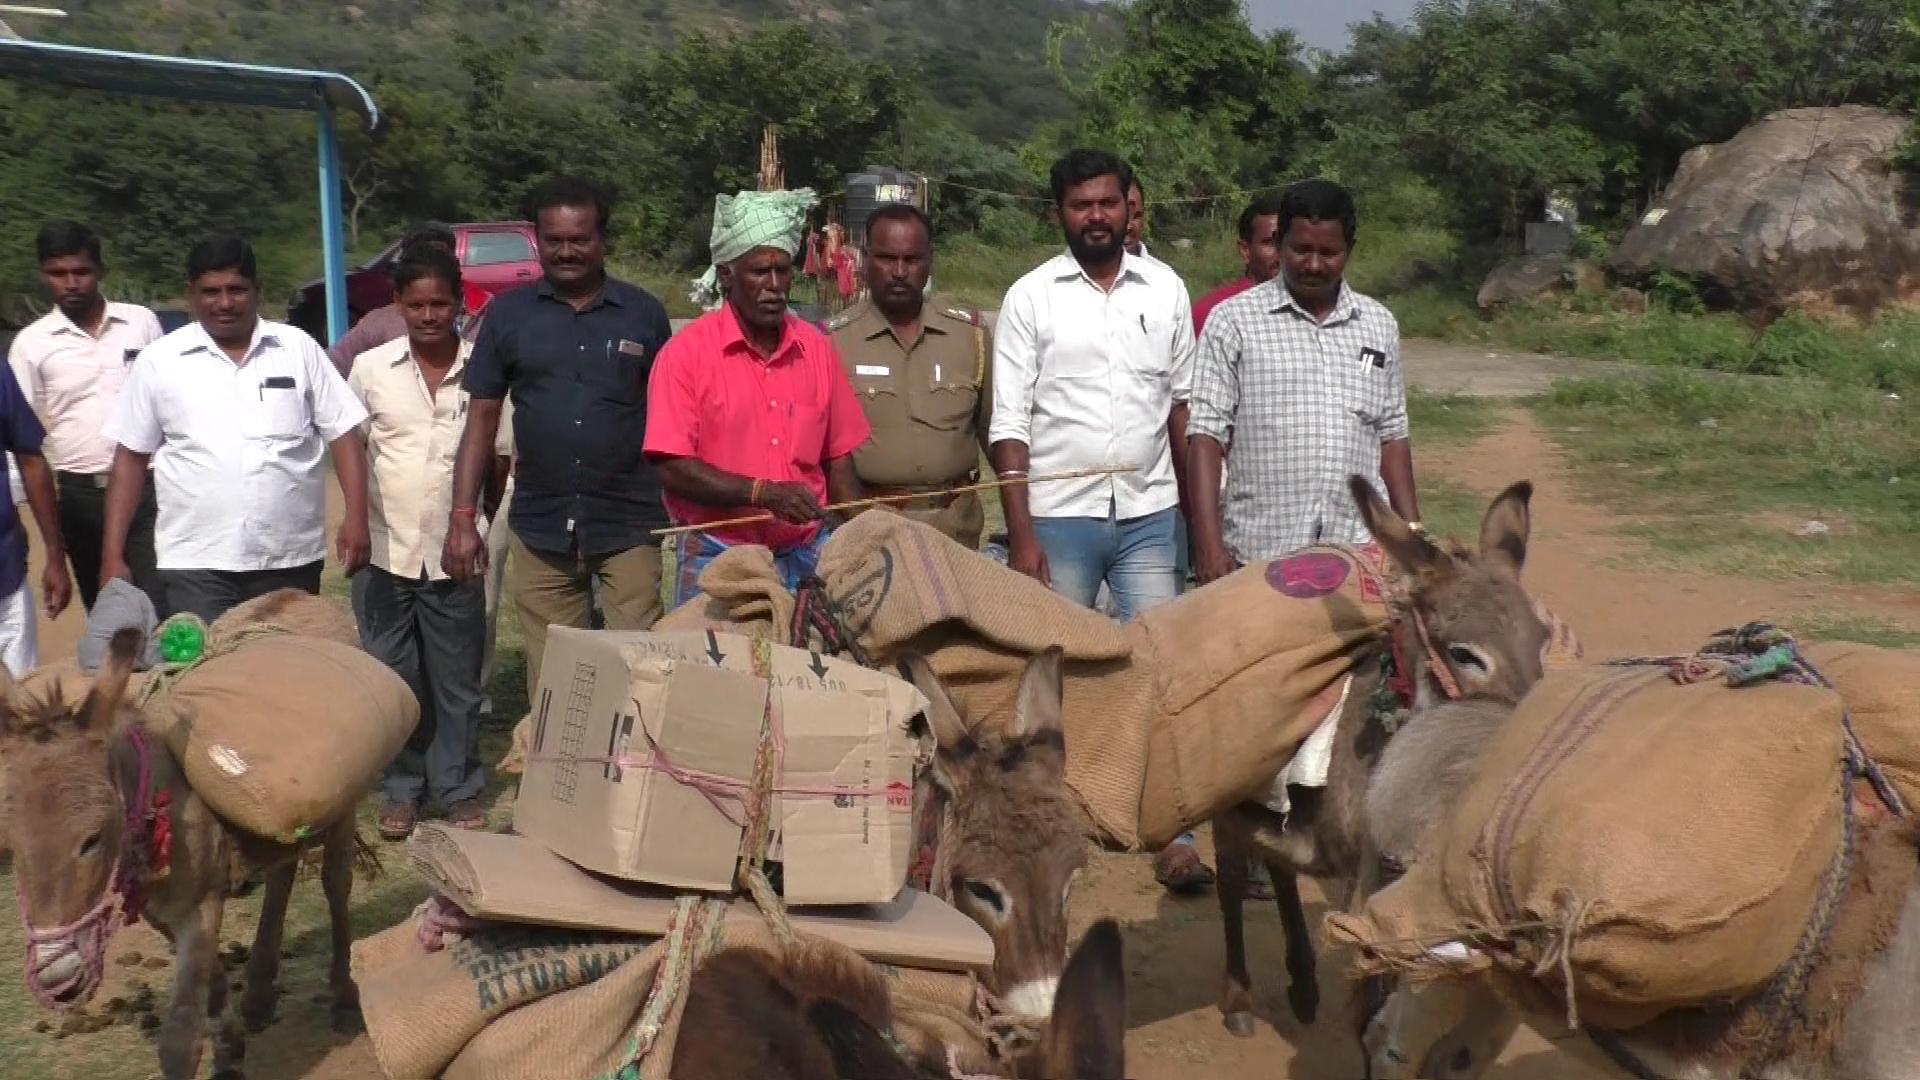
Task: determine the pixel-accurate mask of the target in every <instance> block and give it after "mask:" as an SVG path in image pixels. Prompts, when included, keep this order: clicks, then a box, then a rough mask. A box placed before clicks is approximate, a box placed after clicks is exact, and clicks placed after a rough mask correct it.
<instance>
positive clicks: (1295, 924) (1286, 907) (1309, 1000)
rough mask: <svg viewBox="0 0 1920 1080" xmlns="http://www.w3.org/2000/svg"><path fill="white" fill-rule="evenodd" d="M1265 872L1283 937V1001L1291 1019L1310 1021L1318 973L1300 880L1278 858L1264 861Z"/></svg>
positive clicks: (1317, 997)
mask: <svg viewBox="0 0 1920 1080" xmlns="http://www.w3.org/2000/svg"><path fill="white" fill-rule="evenodd" d="M1267 872H1268V873H1269V874H1271V875H1272V876H1273V898H1274V901H1275V902H1276V903H1278V904H1279V905H1280V929H1281V932H1282V933H1284V934H1285V935H1286V938H1287V1004H1288V1005H1290V1006H1292V1007H1293V1017H1294V1019H1296V1020H1298V1021H1300V1022H1301V1023H1303V1024H1311V1023H1313V1018H1314V1017H1315V1016H1316V1015H1318V1013H1319V1012H1320V973H1319V969H1318V966H1317V965H1316V964H1315V963H1314V957H1313V929H1312V928H1311V927H1309V926H1308V925H1307V911H1306V908H1305V907H1303V906H1301V903H1300V880H1299V877H1298V876H1297V875H1296V874H1295V873H1294V872H1293V867H1291V866H1288V865H1287V864H1285V863H1283V862H1280V861H1279V860H1273V861H1270V862H1268V863H1267Z"/></svg>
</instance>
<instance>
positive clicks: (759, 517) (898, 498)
mask: <svg viewBox="0 0 1920 1080" xmlns="http://www.w3.org/2000/svg"><path fill="white" fill-rule="evenodd" d="M1138 471H1140V470H1139V468H1138V467H1137V466H1133V465H1102V466H1100V467H1098V468H1093V469H1073V470H1071V471H1069V472H1057V473H1044V474H1042V475H1040V476H1016V477H1014V478H1013V479H1011V480H1000V479H993V480H983V481H981V482H980V483H978V484H967V485H965V486H964V487H954V488H943V489H941V490H939V491H921V492H916V493H914V494H912V495H876V496H874V497H873V498H871V499H855V500H854V501H852V502H843V503H834V504H832V505H831V506H823V507H821V508H820V512H821V513H831V512H833V511H835V510H859V509H863V508H865V507H869V506H884V505H886V504H888V503H903V502H912V501H913V500H915V499H932V498H938V497H940V496H942V495H964V494H966V493H967V492H969V491H991V490H993V489H995V488H1003V487H1012V486H1013V485H1015V484H1044V483H1047V482H1048V481H1052V480H1079V479H1082V478H1084V477H1089V476H1114V475H1117V474H1119V473H1130V472H1138ZM773 519H774V516H773V515H772V514H754V515H752V516H751V517H737V518H727V519H725V520H724V521H709V522H707V523H706V524H705V525H681V526H678V527H675V528H672V529H655V530H653V535H655V536H680V535H682V534H684V533H697V532H708V531H710V530H713V529H725V528H729V527H731V526H734V525H757V524H759V523H761V522H763V521H772V520H773Z"/></svg>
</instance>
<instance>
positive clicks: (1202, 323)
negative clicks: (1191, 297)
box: [1193, 191, 1283, 336]
mask: <svg viewBox="0 0 1920 1080" xmlns="http://www.w3.org/2000/svg"><path fill="white" fill-rule="evenodd" d="M1282 194H1283V193H1282V192H1278V191H1269V192H1267V193H1266V194H1265V195H1262V196H1260V197H1259V198H1257V199H1255V200H1254V201H1253V202H1252V203H1250V204H1249V205H1248V206H1247V208H1246V209H1245V210H1242V211H1240V262H1241V265H1243V266H1245V267H1246V273H1245V274H1244V275H1243V276H1241V277H1239V278H1236V279H1234V280H1233V281H1229V282H1227V283H1226V284H1225V285H1222V286H1220V287H1219V288H1217V289H1215V290H1213V291H1212V292H1210V293H1208V294H1207V295H1205V296H1203V297H1201V298H1200V299H1198V300H1195V301H1194V302H1193V332H1194V334H1195V335H1196V336H1198V335H1199V334H1201V333H1202V332H1204V331H1205V330H1206V326H1207V315H1208V314H1209V313H1211V312H1212V311H1213V309H1214V308H1216V307H1219V306H1220V305H1221V304H1222V303H1224V302H1225V301H1228V300H1231V299H1233V298H1234V297H1236V296H1239V295H1240V294H1241V293H1243V292H1246V291H1247V290H1248V289H1251V288H1253V287H1254V286H1255V285H1264V284H1266V283H1267V282H1269V281H1272V280H1273V279H1274V278H1277V277H1279V276H1280V196H1281V195H1282Z"/></svg>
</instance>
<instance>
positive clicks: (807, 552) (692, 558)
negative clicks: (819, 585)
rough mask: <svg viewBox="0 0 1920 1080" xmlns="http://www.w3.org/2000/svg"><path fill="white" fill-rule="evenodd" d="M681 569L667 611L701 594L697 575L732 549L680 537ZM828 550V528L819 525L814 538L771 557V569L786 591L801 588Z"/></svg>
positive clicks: (702, 537) (695, 536) (700, 536)
mask: <svg viewBox="0 0 1920 1080" xmlns="http://www.w3.org/2000/svg"><path fill="white" fill-rule="evenodd" d="M678 545H679V550H678V554H679V560H680V565H679V566H678V567H677V568H676V569H675V571H674V575H673V603H671V604H669V605H668V606H667V607H668V610H672V609H674V608H677V607H679V606H680V605H681V604H684V603H686V602H687V601H689V600H691V599H693V598H694V597H695V596H698V595H699V594H700V571H702V570H705V569H706V568H707V564H708V563H710V562H712V561H713V560H714V559H715V558H717V557H718V556H719V555H720V553H721V552H723V551H725V550H727V548H728V547H730V546H731V545H729V544H724V543H722V542H720V541H718V540H715V539H714V538H713V537H711V536H709V535H707V534H706V533H682V534H681V535H680V538H679V541H678ZM826 546H827V528H826V526H824V525H822V526H821V527H820V528H819V530H818V531H816V532H815V533H814V534H813V539H811V540H809V541H807V542H806V543H804V544H801V545H800V546H799V547H792V548H788V549H787V550H785V551H776V552H774V553H773V568H774V569H775V570H777V571H779V573H780V584H782V585H785V586H786V587H787V588H788V589H789V590H793V589H797V588H799V587H800V582H802V581H804V580H805V579H807V578H808V577H811V576H812V575H813V571H814V568H815V567H816V566H818V565H819V564H820V552H821V550H822V549H823V548H825V547H826Z"/></svg>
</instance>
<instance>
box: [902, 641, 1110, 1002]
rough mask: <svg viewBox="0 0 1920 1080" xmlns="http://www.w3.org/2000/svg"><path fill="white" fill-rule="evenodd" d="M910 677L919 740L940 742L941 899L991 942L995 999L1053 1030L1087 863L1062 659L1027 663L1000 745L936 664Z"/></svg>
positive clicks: (915, 665) (1044, 656)
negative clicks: (962, 709) (1076, 891)
mask: <svg viewBox="0 0 1920 1080" xmlns="http://www.w3.org/2000/svg"><path fill="white" fill-rule="evenodd" d="M900 670H901V673H902V674H903V675H905V676H906V678H907V679H908V680H909V681H911V682H912V683H913V684H914V685H915V686H916V687H918V688H919V689H920V692H921V693H923V694H925V695H926V697H927V701H928V706H927V711H926V713H925V714H924V715H923V716H922V717H921V718H920V719H919V720H917V721H916V722H915V724H916V727H915V732H914V733H915V734H916V735H917V736H920V737H923V738H925V737H931V738H933V739H934V740H935V741H936V742H937V745H938V747H939V749H938V750H937V751H936V752H935V754H934V759H933V767H932V769H931V770H930V775H931V779H932V782H933V783H934V785H935V786H936V788H937V789H938V791H939V793H940V795H941V797H942V799H943V800H944V801H945V804H946V808H947V813H948V814H950V815H951V825H950V827H947V828H943V829H942V831H941V838H940V844H941V848H942V850H941V852H940V856H939V859H938V861H937V863H936V865H937V866H938V867H940V868H950V869H946V872H945V873H944V875H942V877H941V878H940V879H939V880H935V881H934V882H932V888H933V891H934V892H935V893H936V894H937V895H940V896H944V897H947V898H948V899H950V900H951V901H952V903H953V905H954V906H955V907H957V908H959V909H960V910H961V911H963V912H965V913H966V914H967V915H968V916H969V917H970V918H972V919H973V921H975V922H977V923H979V924H980V925H981V926H982V927H983V928H985V930H986V931H987V933H988V934H990V935H992V937H993V947H994V960H993V973H992V976H991V978H990V979H989V980H988V982H989V989H990V990H992V991H993V992H994V993H995V994H996V995H998V996H999V997H1000V999H1001V1001H1002V1002H1003V1003H1004V1005H1005V1006H1006V1008H1007V1009H1008V1010H1009V1011H1010V1012H1012V1013H1015V1014H1017V1015H1019V1016H1022V1017H1031V1018H1038V1019H1045V1018H1046V1017H1047V1016H1048V1015H1049V1014H1050V1013H1052V1011H1053V1004H1054V995H1055V992H1056V991H1057V989H1058V987H1059V985H1060V974H1061V970H1062V969H1063V968H1064V967H1065V966H1066V962H1067V895H1068V892H1069V891H1070V890H1071V888H1072V886H1073V880H1074V878H1075V876H1077V875H1078V874H1079V872H1080V870H1081V869H1082V868H1083V867H1085V866H1086V862H1087V843H1086V835H1085V832H1084V830H1083V828H1082V825H1081V822H1080V817H1079V810H1078V808H1077V806H1076V805H1075V803H1074V802H1073V799H1072V796H1070V795H1069V794H1068V792H1067V787H1066V766H1067V753H1066V737H1065V736H1064V735H1063V734H1062V732H1061V727H1060V708H1061V696H1060V695H1061V689H1060V679H1061V651H1060V649H1059V648H1058V647H1057V646H1056V647H1054V648H1050V649H1048V650H1047V651H1046V652H1043V653H1041V654H1040V655H1038V656H1036V657H1034V658H1032V659H1031V660H1029V661H1028V662H1027V667H1026V671H1025V672H1024V673H1022V675H1021V677H1020V695H1019V699H1018V702H1017V704H1016V705H1015V707H1014V717H1013V723H1012V724H1011V725H1009V726H1007V727H1006V728H1005V729H1004V731H1001V732H999V733H994V734H987V733H984V732H983V733H981V734H979V735H975V734H973V733H971V732H969V731H968V729H967V727H966V725H965V724H964V723H963V722H962V721H961V719H960V713H959V711H958V710H957V709H956V708H954V705H953V701H952V699H951V698H949V697H948V696H947V693H946V690H945V689H944V688H943V687H942V686H941V685H940V680H939V678H938V677H937V676H935V675H934V673H933V669H932V668H931V667H930V666H928V664H927V662H926V660H925V659H923V658H921V657H919V656H916V655H907V656H903V657H901V660H900Z"/></svg>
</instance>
